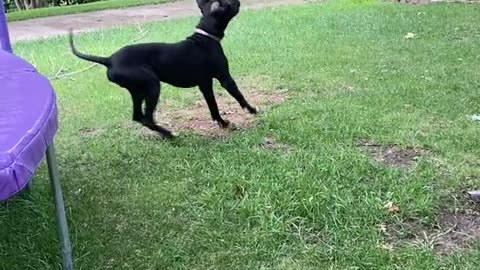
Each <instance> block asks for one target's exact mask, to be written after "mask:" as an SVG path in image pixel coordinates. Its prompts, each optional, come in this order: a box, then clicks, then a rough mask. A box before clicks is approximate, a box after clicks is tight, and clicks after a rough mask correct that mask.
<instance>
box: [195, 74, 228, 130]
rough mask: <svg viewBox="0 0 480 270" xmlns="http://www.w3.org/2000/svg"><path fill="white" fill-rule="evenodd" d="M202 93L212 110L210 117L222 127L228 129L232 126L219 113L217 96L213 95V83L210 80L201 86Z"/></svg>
mask: <svg viewBox="0 0 480 270" xmlns="http://www.w3.org/2000/svg"><path fill="white" fill-rule="evenodd" d="M199 88H200V91H201V92H202V94H203V97H204V98H205V101H206V102H207V105H208V109H209V110H210V115H211V116H212V119H213V121H216V122H217V123H218V124H219V125H220V127H222V128H227V127H228V125H229V124H230V122H229V121H227V120H224V119H223V118H222V117H221V116H220V112H219V111H218V105H217V101H216V100H215V95H214V94H213V82H212V80H209V81H208V82H205V83H203V84H200V86H199Z"/></svg>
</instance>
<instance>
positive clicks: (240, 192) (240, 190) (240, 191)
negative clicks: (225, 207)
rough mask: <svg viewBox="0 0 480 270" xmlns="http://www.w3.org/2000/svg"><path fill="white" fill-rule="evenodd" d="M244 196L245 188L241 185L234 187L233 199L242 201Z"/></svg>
mask: <svg viewBox="0 0 480 270" xmlns="http://www.w3.org/2000/svg"><path fill="white" fill-rule="evenodd" d="M244 196H245V188H244V187H242V186H241V185H236V186H235V198H237V199H242V198H243V197H244Z"/></svg>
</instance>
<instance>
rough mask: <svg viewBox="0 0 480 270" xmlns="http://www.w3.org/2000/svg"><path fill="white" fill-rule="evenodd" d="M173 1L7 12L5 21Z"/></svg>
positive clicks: (108, 1) (110, 0) (114, 1)
mask: <svg viewBox="0 0 480 270" xmlns="http://www.w3.org/2000/svg"><path fill="white" fill-rule="evenodd" d="M173 1H174V0H105V1H98V2H93V3H86V4H81V5H72V6H60V7H46V8H39V9H30V10H22V11H15V12H9V13H7V20H8V21H9V22H13V21H23V20H28V19H34V18H43V17H51V16H60V15H68V14H77V13H84V12H92V11H98V10H105V9H120V8H127V7H134V6H144V5H154V4H161V3H167V2H173Z"/></svg>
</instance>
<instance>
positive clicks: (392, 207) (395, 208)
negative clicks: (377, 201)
mask: <svg viewBox="0 0 480 270" xmlns="http://www.w3.org/2000/svg"><path fill="white" fill-rule="evenodd" d="M383 208H385V209H387V211H388V212H389V213H397V212H400V207H398V205H396V204H394V203H393V202H388V203H387V204H385V205H384V206H383Z"/></svg>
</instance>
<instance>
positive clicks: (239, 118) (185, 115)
mask: <svg viewBox="0 0 480 270" xmlns="http://www.w3.org/2000/svg"><path fill="white" fill-rule="evenodd" d="M243 84H245V83H244V82H242V80H239V85H240V86H241V87H240V88H241V89H242V92H243V94H244V96H245V97H246V99H247V100H248V101H249V102H250V104H252V106H255V107H256V108H257V109H258V110H259V113H258V114H257V115H251V114H249V113H248V112H247V111H244V110H242V108H241V107H240V105H239V104H238V103H237V101H236V100H234V99H233V97H231V96H230V95H229V94H228V93H223V92H219V93H217V94H216V100H217V104H218V108H219V110H220V114H221V115H222V117H223V118H224V119H225V120H228V121H230V122H231V127H230V128H227V129H222V128H220V127H219V126H218V124H217V123H216V122H213V121H212V119H211V116H210V111H209V110H208V106H207V104H206V102H205V101H204V100H203V98H202V97H200V95H199V96H198V99H197V100H196V101H195V102H193V104H190V105H189V106H183V107H172V106H167V105H162V106H161V111H160V112H157V113H156V115H155V118H156V121H157V123H158V124H159V125H162V126H164V127H166V128H168V129H170V130H171V131H172V132H174V133H179V132H191V133H194V134H199V135H206V136H208V137H217V138H218V137H220V138H221V137H226V136H228V135H229V134H231V133H232V132H238V131H242V130H245V129H248V128H250V127H252V126H254V125H255V124H256V123H257V121H258V119H259V118H260V117H261V114H262V113H263V112H264V111H265V110H266V109H268V108H269V107H271V106H273V105H276V104H279V103H282V102H284V101H286V100H287V99H288V93H287V91H286V90H283V89H276V90H270V91H266V90H260V89H257V88H252V87H251V86H250V87H244V86H242V85H243ZM145 132H146V133H151V132H149V131H148V130H145ZM272 147H273V146H272Z"/></svg>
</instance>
